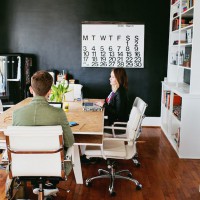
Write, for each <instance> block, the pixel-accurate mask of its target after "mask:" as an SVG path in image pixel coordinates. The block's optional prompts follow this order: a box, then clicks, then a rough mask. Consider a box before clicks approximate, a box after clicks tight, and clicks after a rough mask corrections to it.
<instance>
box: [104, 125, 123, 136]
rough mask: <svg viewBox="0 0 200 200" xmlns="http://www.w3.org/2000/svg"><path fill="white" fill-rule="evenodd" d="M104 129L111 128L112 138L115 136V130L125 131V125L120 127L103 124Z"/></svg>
mask: <svg viewBox="0 0 200 200" xmlns="http://www.w3.org/2000/svg"><path fill="white" fill-rule="evenodd" d="M104 129H111V130H112V135H113V137H114V138H116V134H115V130H124V131H126V127H120V126H114V125H112V126H104Z"/></svg>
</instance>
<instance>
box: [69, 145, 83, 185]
mask: <svg viewBox="0 0 200 200" xmlns="http://www.w3.org/2000/svg"><path fill="white" fill-rule="evenodd" d="M72 160H73V164H74V166H73V170H74V176H75V179H76V183H77V184H83V175H82V169H81V162H80V155H79V146H78V145H74V152H73V154H72Z"/></svg>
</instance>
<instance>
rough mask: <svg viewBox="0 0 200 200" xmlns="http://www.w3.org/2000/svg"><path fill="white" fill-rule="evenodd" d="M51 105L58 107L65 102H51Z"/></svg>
mask: <svg viewBox="0 0 200 200" xmlns="http://www.w3.org/2000/svg"><path fill="white" fill-rule="evenodd" d="M49 105H50V106H53V107H56V108H62V106H63V103H62V102H49Z"/></svg>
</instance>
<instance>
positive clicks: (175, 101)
mask: <svg viewBox="0 0 200 200" xmlns="http://www.w3.org/2000/svg"><path fill="white" fill-rule="evenodd" d="M173 105H174V106H179V105H181V97H180V96H178V95H174V101H173Z"/></svg>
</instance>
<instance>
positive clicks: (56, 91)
mask: <svg viewBox="0 0 200 200" xmlns="http://www.w3.org/2000/svg"><path fill="white" fill-rule="evenodd" d="M68 88H69V84H68V81H66V80H62V81H61V82H56V85H52V87H51V90H52V92H51V96H50V101H55V102H62V101H63V100H64V94H65V93H67V92H70V90H68Z"/></svg>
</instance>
